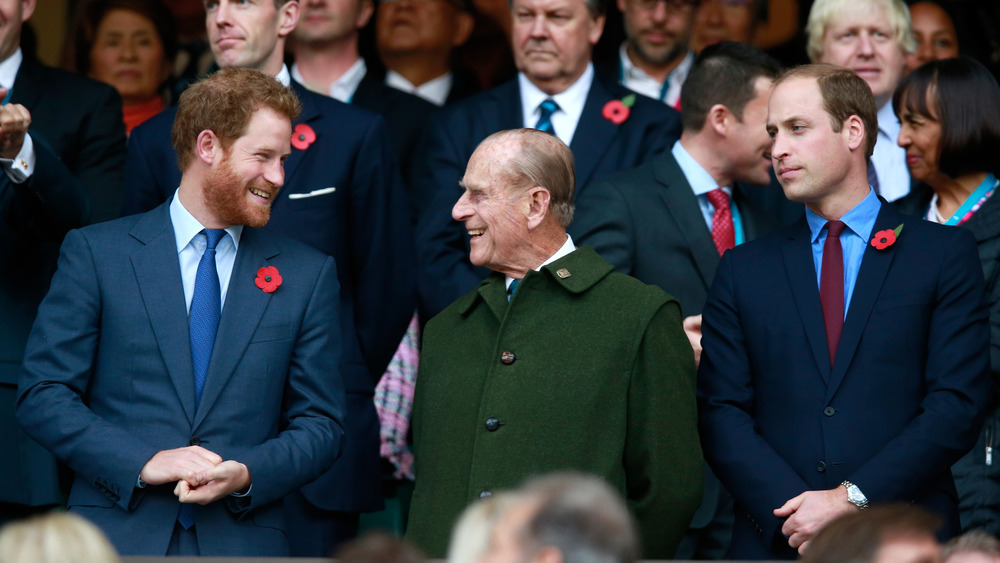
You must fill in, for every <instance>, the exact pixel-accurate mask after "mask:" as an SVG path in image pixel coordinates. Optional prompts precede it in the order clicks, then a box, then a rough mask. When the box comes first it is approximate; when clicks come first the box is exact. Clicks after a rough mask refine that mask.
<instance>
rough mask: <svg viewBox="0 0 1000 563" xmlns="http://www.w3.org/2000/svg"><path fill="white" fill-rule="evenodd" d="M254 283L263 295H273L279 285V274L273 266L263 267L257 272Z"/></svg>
mask: <svg viewBox="0 0 1000 563" xmlns="http://www.w3.org/2000/svg"><path fill="white" fill-rule="evenodd" d="M254 283H255V284H256V285H257V287H259V288H260V289H261V290H263V292H264V293H274V290H276V289H278V286H279V285H281V274H279V273H278V269H277V268H275V267H274V266H264V267H263V268H261V269H259V270H257V279H255V280H254Z"/></svg>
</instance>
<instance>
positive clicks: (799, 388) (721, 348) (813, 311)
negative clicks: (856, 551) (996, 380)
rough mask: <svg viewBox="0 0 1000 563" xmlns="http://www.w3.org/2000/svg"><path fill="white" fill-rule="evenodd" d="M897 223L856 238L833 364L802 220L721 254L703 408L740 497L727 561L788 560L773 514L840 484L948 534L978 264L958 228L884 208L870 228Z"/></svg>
mask: <svg viewBox="0 0 1000 563" xmlns="http://www.w3.org/2000/svg"><path fill="white" fill-rule="evenodd" d="M900 224H902V225H903V229H902V231H901V233H900V236H899V238H897V239H896V242H895V243H894V244H893V245H891V246H889V247H887V248H885V249H882V250H878V249H876V248H875V247H873V246H872V245H870V244H869V245H866V247H865V251H864V257H863V259H862V262H861V267H860V271H859V273H858V278H857V282H856V285H855V288H854V292H853V296H852V298H851V301H850V304H849V308H848V309H847V311H848V312H847V318H846V320H845V322H844V326H843V332H842V333H841V336H840V341H839V345H838V347H837V352H836V358H835V360H834V362H833V365H832V367H831V362H830V356H829V352H828V346H827V339H826V330H825V326H824V323H823V313H822V310H821V306H820V299H819V292H818V288H817V282H816V266H815V265H814V260H813V252H812V248H811V235H810V231H809V227H808V225H807V223H806V220H805V218H802V219H801V220H800V221H798V222H797V223H795V225H793V226H792V227H789V228H787V229H782V230H780V231H776V232H775V233H772V234H771V235H769V236H767V237H764V238H762V239H758V240H757V241H753V242H750V243H748V244H745V245H740V246H738V247H736V248H734V249H732V250H730V251H727V252H726V254H725V255H724V256H723V257H722V260H721V262H720V264H719V267H718V269H717V272H716V276H715V281H714V283H713V284H712V289H711V291H710V294H709V299H708V302H707V303H706V305H705V309H704V313H703V314H704V323H703V325H702V326H703V339H702V343H703V346H704V351H703V353H702V357H701V367H700V371H699V376H698V406H699V415H700V431H701V440H702V447H703V448H704V451H705V457H706V459H708V461H709V463H710V464H711V465H712V468H713V469H714V470H715V473H716V474H717V475H718V476H719V479H720V480H721V481H722V483H723V485H725V486H726V488H727V489H728V490H729V491H730V492H731V493H732V494H733V496H734V497H735V498H736V524H735V529H734V532H733V544H732V547H731V551H730V554H729V558H731V559H774V558H776V557H784V558H789V559H791V558H794V557H795V556H796V555H797V554H796V553H795V551H794V550H792V549H791V548H789V547H788V545H787V543H784V544H783V547H782V542H783V538H781V537H780V532H779V531H780V529H781V525H782V519H781V518H778V517H777V516H775V515H774V513H773V512H772V511H773V510H774V509H775V508H778V507H780V506H782V505H783V504H784V503H785V502H786V501H787V500H789V499H791V498H793V497H795V496H798V495H799V494H801V493H802V492H804V491H815V490H828V489H834V488H836V487H839V486H840V484H841V482H842V481H844V480H850V481H851V482H853V483H855V484H856V485H858V486H859V487H860V488H861V490H862V491H863V493H864V494H865V495H866V496H867V498H868V500H869V502H871V503H873V504H875V503H886V502H913V503H915V504H917V505H920V506H922V507H924V508H926V509H928V510H930V511H931V512H933V513H935V514H937V515H938V516H939V517H941V518H942V519H943V521H944V522H943V526H942V528H941V529H942V535H943V536H944V537H949V536H950V535H953V534H955V533H956V532H957V531H958V526H959V524H958V504H957V500H956V492H955V483H954V481H953V479H952V476H951V472H950V467H951V464H952V463H953V462H954V461H955V460H957V459H958V458H959V457H961V455H962V454H964V453H965V452H966V451H968V448H970V447H971V446H972V444H973V442H974V440H975V437H976V433H977V432H978V431H979V428H980V427H981V424H982V420H983V413H984V412H985V407H986V403H987V402H988V400H989V397H990V394H991V386H990V378H989V353H988V349H989V342H988V337H989V331H988V325H987V322H988V320H987V311H986V307H985V303H984V292H983V275H982V269H981V267H980V265H979V258H978V256H977V254H976V249H975V245H974V243H973V240H972V236H971V235H970V234H969V233H968V231H965V230H964V229H952V228H949V227H941V226H939V225H934V224H930V223H927V222H926V221H920V220H917V219H915V218H912V217H909V216H906V215H902V214H900V213H899V212H898V211H896V209H895V208H893V207H892V206H890V205H887V204H886V203H885V202H883V203H882V207H881V210H880V212H879V214H878V217H877V219H876V221H875V227H874V229H873V231H872V233H873V235H874V234H875V233H878V232H879V231H882V230H885V229H895V228H896V227H897V226H899V225H900ZM844 494H845V497H846V492H845V493H844ZM772 546H777V548H776V549H777V551H772Z"/></svg>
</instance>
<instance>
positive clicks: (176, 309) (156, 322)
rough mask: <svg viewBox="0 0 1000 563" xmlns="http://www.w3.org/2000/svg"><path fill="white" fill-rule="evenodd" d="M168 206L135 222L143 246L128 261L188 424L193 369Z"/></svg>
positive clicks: (134, 233)
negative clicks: (130, 262) (130, 263)
mask: <svg viewBox="0 0 1000 563" xmlns="http://www.w3.org/2000/svg"><path fill="white" fill-rule="evenodd" d="M169 204H170V203H169V201H168V202H167V203H164V204H163V205H161V206H160V207H159V208H157V209H156V210H154V211H151V212H149V213H147V214H146V215H145V216H144V217H143V218H142V219H140V220H139V222H138V223H136V226H135V227H134V228H133V230H132V233H131V235H132V237H133V238H135V239H136V240H138V241H139V242H141V243H143V245H144V246H142V248H140V249H139V250H137V251H136V252H134V253H132V255H131V261H132V268H133V270H134V271H135V277H136V281H137V282H138V284H139V292H140V293H141V294H142V301H143V304H144V305H145V307H146V314H147V315H148V316H149V322H150V325H151V326H152V328H153V335H154V336H155V337H156V344H157V346H158V347H159V349H160V355H161V356H162V358H163V363H164V365H165V366H166V368H167V373H168V374H169V375H170V380H171V381H172V382H173V384H174V389H176V391H177V396H178V398H179V399H180V402H181V405H183V407H184V414H185V415H187V419H188V421H189V422H190V421H192V420H193V419H194V370H193V368H192V367H191V339H190V335H189V332H188V315H187V308H186V307H185V305H184V285H183V282H182V281H181V268H180V263H179V262H178V260H177V244H176V241H175V239H174V231H173V227H172V226H171V224H170V214H169Z"/></svg>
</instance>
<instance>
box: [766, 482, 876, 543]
mask: <svg viewBox="0 0 1000 563" xmlns="http://www.w3.org/2000/svg"><path fill="white" fill-rule="evenodd" d="M855 510H859V509H858V507H857V506H854V505H853V504H851V503H850V502H849V501H848V500H847V490H846V489H844V488H843V487H837V488H835V489H828V490H825V491H806V492H804V493H802V494H801V495H799V496H797V497H794V498H791V499H789V500H788V501H786V502H785V504H783V505H781V507H780V508H776V509H774V515H775V516H777V517H779V518H786V520H785V523H784V525H782V526H781V533H782V534H784V535H785V537H787V538H788V545H790V546H792V547H793V548H795V549H798V550H799V554H800V555H801V554H803V553H805V552H806V549H807V548H808V546H809V542H810V541H811V540H812V539H813V537H815V536H816V534H818V533H819V531H820V530H822V529H823V527H824V526H826V525H827V524H829V523H830V521H831V520H833V519H834V518H836V517H838V516H840V515H842V514H847V513H849V512H852V511H855Z"/></svg>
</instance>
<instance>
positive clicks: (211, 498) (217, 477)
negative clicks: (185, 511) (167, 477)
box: [174, 460, 251, 504]
mask: <svg viewBox="0 0 1000 563" xmlns="http://www.w3.org/2000/svg"><path fill="white" fill-rule="evenodd" d="M196 480H197V482H198V483H199V484H198V485H197V486H194V487H192V486H191V485H190V484H189V483H188V482H187V481H184V480H181V481H178V482H177V486H176V487H174V494H175V495H177V498H178V499H179V500H180V501H181V502H193V503H197V504H208V503H210V502H215V501H217V500H219V499H220V498H223V497H225V496H228V495H231V494H233V493H235V492H238V491H244V490H246V489H247V487H249V486H250V483H251V479H250V470H249V469H247V466H245V465H243V464H242V463H240V462H238V461H233V460H228V461H223V462H222V463H220V464H219V465H216V466H215V467H213V468H212V469H210V470H208V471H203V472H201V473H199V474H198V475H197V479H196Z"/></svg>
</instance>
